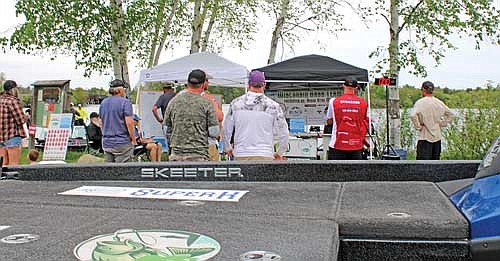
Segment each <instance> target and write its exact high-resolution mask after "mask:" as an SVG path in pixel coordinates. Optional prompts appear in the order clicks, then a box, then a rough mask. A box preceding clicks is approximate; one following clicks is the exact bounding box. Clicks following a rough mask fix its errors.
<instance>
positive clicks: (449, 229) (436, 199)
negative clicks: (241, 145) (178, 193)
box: [0, 180, 468, 261]
mask: <svg viewBox="0 0 500 261" xmlns="http://www.w3.org/2000/svg"><path fill="white" fill-rule="evenodd" d="M84 185H85V186H114V187H142V188H177V189H211V190H217V189H222V190H248V191H249V192H248V193H247V194H246V195H245V196H243V197H242V198H241V199H240V201H239V202H204V203H203V204H201V205H197V206H185V205H181V204H179V201H177V200H158V199H130V198H109V197H87V196H63V195H58V194H57V193H60V192H64V191H67V190H70V189H74V188H78V187H80V186H84ZM0 191H2V198H1V199H0V209H1V215H0V226H11V227H10V228H7V229H4V230H0V238H3V237H5V236H8V235H12V234H23V233H29V234H37V235H39V236H40V239H39V240H37V241H34V242H30V243H25V244H5V243H0V260H76V258H74V256H73V254H72V251H73V249H74V247H75V246H76V245H78V244H79V243H80V242H82V241H84V240H87V239H89V238H91V237H94V236H97V235H102V234H109V233H114V232H115V231H117V230H119V229H138V230H148V229H162V230H180V231H189V232H195V233H200V234H203V235H207V236H209V237H212V238H214V239H216V240H217V241H218V242H219V243H220V244H221V246H222V248H221V251H220V253H219V254H218V255H217V256H216V257H215V258H213V259H211V260H238V257H239V256H240V255H241V254H243V253H246V252H248V251H254V250H266V251H271V252H273V253H276V254H278V255H280V256H281V257H282V258H283V259H282V260H318V261H319V260H337V258H338V251H339V245H340V243H339V238H340V239H341V238H345V237H367V238H379V239H393V238H406V239H416V240H420V239H436V240H442V239H448V240H453V239H458V238H461V239H464V238H467V237H468V225H467V222H466V221H465V219H464V218H463V217H462V216H461V215H460V214H459V213H458V212H457V211H456V210H455V209H454V207H453V206H452V205H451V204H450V203H449V201H448V200H447V199H446V197H445V196H444V194H443V193H442V192H441V191H440V190H439V189H438V188H437V187H436V185H435V184H434V183H429V182H346V183H332V182H310V183H303V182H174V181H171V182H165V181H163V182H161V181H144V182H137V181H126V182H125V181H122V182H119V181H73V182H66V181H57V182H53V181H13V180H7V181H1V182H0ZM387 213H407V214H409V215H410V217H409V218H400V217H396V218H394V217H389V216H387ZM433 247H435V246H433ZM459 251H464V250H463V249H459ZM382 253H383V251H382Z"/></svg>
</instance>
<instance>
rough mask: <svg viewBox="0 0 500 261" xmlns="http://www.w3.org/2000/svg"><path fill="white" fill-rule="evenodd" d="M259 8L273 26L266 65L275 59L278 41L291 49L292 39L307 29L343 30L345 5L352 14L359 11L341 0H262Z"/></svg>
mask: <svg viewBox="0 0 500 261" xmlns="http://www.w3.org/2000/svg"><path fill="white" fill-rule="evenodd" d="M262 8H263V9H264V10H266V11H267V12H268V13H269V14H270V15H271V16H272V17H273V19H274V21H275V25H274V29H273V34H272V38H271V44H270V49H269V56H268V61H267V63H268V64H271V63H274V62H275V60H276V54H277V48H278V45H280V44H281V46H282V49H283V50H284V49H285V48H286V47H288V48H290V49H292V50H293V46H294V45H295V42H296V41H297V40H299V39H300V37H301V36H302V37H303V36H304V35H305V34H307V33H309V32H317V31H323V32H327V33H330V34H336V33H337V32H339V31H343V30H346V28H345V27H344V24H343V20H344V16H345V13H344V12H341V11H338V10H339V9H340V8H347V10H350V11H352V12H353V13H354V14H356V13H358V12H359V7H355V6H354V5H353V4H351V3H350V2H349V1H344V0H337V1H331V0H305V1H304V0H277V1H273V0H266V1H263V2H262Z"/></svg>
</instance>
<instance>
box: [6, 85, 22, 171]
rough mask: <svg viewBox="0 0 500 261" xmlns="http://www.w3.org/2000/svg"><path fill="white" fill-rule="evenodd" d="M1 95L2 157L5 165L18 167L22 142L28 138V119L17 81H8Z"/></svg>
mask: <svg viewBox="0 0 500 261" xmlns="http://www.w3.org/2000/svg"><path fill="white" fill-rule="evenodd" d="M3 90H4V91H3V92H2V93H1V94H0V157H2V158H3V165H4V166H6V165H18V164H19V159H20V158H21V141H22V138H25V137H26V133H25V132H24V128H23V124H24V123H25V121H26V117H25V115H24V113H23V107H22V105H21V101H20V100H19V90H18V89H17V84H16V82H15V81H11V80H8V81H6V82H5V83H4V85H3Z"/></svg>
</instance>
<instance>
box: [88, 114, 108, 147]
mask: <svg viewBox="0 0 500 261" xmlns="http://www.w3.org/2000/svg"><path fill="white" fill-rule="evenodd" d="M87 136H88V139H89V145H90V150H89V151H91V154H97V153H104V151H103V150H102V131H101V119H100V118H99V114H97V112H92V113H91V114H90V123H89V125H88V126H87Z"/></svg>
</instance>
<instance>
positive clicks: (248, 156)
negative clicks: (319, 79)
mask: <svg viewBox="0 0 500 261" xmlns="http://www.w3.org/2000/svg"><path fill="white" fill-rule="evenodd" d="M265 86H266V78H265V76H264V73H263V72H261V71H257V70H254V71H252V72H250V75H249V77H248V92H247V93H246V94H244V95H242V96H240V97H238V98H236V99H234V100H233V102H231V105H230V107H229V112H228V114H227V115H226V118H225V121H224V126H223V128H224V130H223V132H222V133H223V142H224V151H225V152H226V153H227V155H228V156H229V157H232V156H233V155H234V159H235V160H273V159H274V160H281V159H285V158H284V156H283V154H284V153H285V151H286V149H287V147H288V124H287V123H286V120H285V115H284V113H283V110H282V109H281V106H280V105H279V104H278V103H277V102H275V101H273V100H272V99H271V98H269V97H267V96H265V95H264V88H265ZM233 133H234V148H233V146H232V144H231V136H232V135H233ZM274 134H276V136H277V137H278V139H279V144H278V150H277V151H274Z"/></svg>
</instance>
